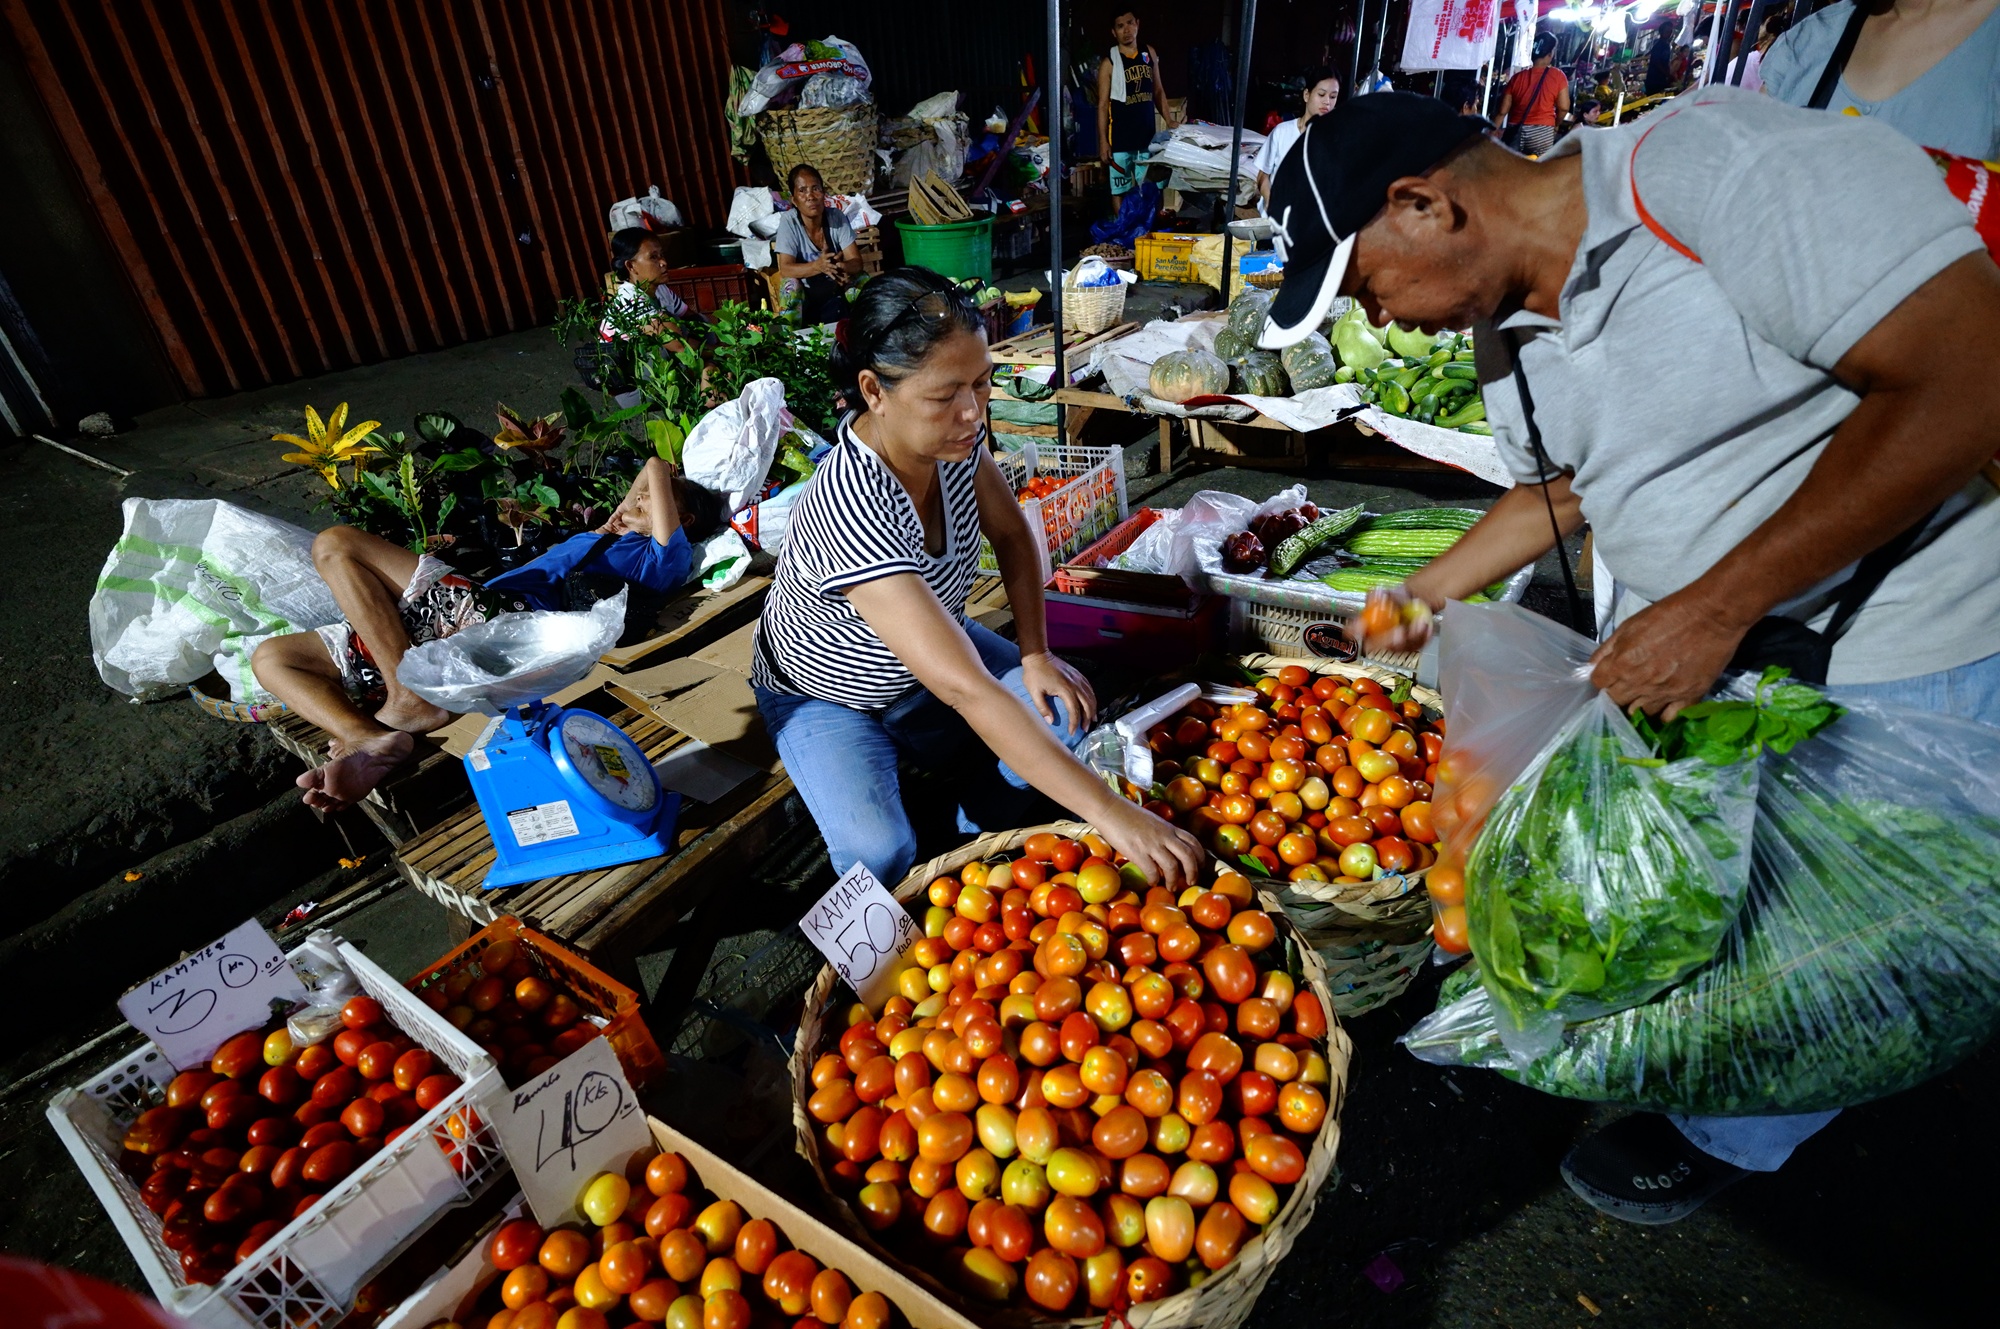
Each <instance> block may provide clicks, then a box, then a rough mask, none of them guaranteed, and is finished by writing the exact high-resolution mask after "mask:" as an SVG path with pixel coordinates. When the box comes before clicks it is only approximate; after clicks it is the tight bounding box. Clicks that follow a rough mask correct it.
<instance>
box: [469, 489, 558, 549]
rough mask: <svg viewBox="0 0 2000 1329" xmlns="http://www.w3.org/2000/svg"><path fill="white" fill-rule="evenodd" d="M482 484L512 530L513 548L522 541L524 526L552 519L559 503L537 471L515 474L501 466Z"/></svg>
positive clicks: (523, 540)
mask: <svg viewBox="0 0 2000 1329" xmlns="http://www.w3.org/2000/svg"><path fill="white" fill-rule="evenodd" d="M483 488H484V491H485V494H486V497H488V498H490V499H492V500H493V507H494V512H495V515H497V516H498V517H499V518H500V521H501V524H502V525H504V526H506V527H507V529H508V530H510V531H512V532H513V533H514V547H515V548H517V549H518V548H520V547H521V545H522V544H523V543H525V542H526V540H527V535H528V528H529V527H530V526H539V525H542V524H543V523H546V522H550V521H553V520H554V519H555V512H556V509H557V508H558V507H559V506H561V504H562V498H561V496H560V495H559V494H557V493H556V491H555V490H554V489H553V488H551V487H550V486H549V484H548V483H547V482H546V481H545V480H543V479H542V478H541V477H540V476H537V475H528V476H517V475H515V474H514V473H513V472H512V471H508V470H504V469H503V470H501V471H500V472H498V473H497V474H494V475H490V476H488V477H487V478H486V481H485V484H484V486H483Z"/></svg>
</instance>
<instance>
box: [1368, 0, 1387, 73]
mask: <svg viewBox="0 0 2000 1329" xmlns="http://www.w3.org/2000/svg"><path fill="white" fill-rule="evenodd" d="M1388 35H1389V0H1382V13H1381V15H1380V16H1379V17H1377V18H1376V20H1375V59H1374V61H1373V62H1372V63H1371V64H1370V65H1369V66H1368V72H1369V73H1371V74H1372V73H1374V72H1375V71H1376V70H1378V69H1380V68H1381V67H1382V39H1383V38H1385V37H1387V36H1388Z"/></svg>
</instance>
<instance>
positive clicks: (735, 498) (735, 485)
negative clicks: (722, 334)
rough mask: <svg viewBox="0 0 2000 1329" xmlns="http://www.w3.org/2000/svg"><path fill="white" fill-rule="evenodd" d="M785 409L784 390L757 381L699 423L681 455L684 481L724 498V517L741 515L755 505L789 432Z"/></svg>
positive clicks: (774, 381) (789, 419) (778, 383)
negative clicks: (741, 512)
mask: <svg viewBox="0 0 2000 1329" xmlns="http://www.w3.org/2000/svg"><path fill="white" fill-rule="evenodd" d="M792 427H793V425H792V413H791V412H790V411H788V410H786V409H785V385H784V383H783V382H781V381H780V380H778V379H775V378H760V379H757V380H755V381H754V382H752V383H750V384H749V385H748V386H747V387H745V388H744V389H743V395H742V396H740V397H738V398H737V399H736V400H735V401H726V402H724V403H722V405H720V406H718V407H716V408H715V409H714V410H712V411H710V412H709V413H708V414H707V415H705V416H703V417H702V418H701V422H700V423H699V424H697V425H696V426H695V427H694V432H693V433H691V434H689V435H688V439H687V447H686V448H685V449H684V450H683V451H682V453H681V468H682V470H684V471H685V472H686V473H687V478H688V479H690V480H692V481H694V482H695V483H696V484H698V485H700V486H702V487H703V488H705V489H713V490H715V491H716V492H717V493H719V494H722V495H724V496H725V502H726V503H727V507H728V511H730V512H731V513H735V512H740V511H742V510H743V509H744V508H745V507H747V506H748V505H749V504H750V503H752V502H754V501H755V500H756V498H757V496H758V494H759V493H760V492H761V491H762V489H763V487H764V477H765V476H766V475H768V474H770V471H771V460H772V459H773V458H774V457H776V456H777V455H778V445H779V444H780V443H782V442H783V441H784V437H785V435H786V434H787V433H789V432H790V431H791V429H792Z"/></svg>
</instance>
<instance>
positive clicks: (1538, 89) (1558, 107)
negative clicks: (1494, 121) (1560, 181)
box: [1500, 32, 1569, 157]
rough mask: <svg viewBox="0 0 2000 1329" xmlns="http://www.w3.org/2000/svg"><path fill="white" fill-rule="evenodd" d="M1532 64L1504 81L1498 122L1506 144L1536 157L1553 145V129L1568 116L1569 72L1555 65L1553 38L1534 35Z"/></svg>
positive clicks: (1554, 137)
mask: <svg viewBox="0 0 2000 1329" xmlns="http://www.w3.org/2000/svg"><path fill="white" fill-rule="evenodd" d="M1534 50H1535V54H1534V63H1533V64H1530V65H1529V66H1528V67H1527V68H1526V69H1524V70H1522V71H1521V72H1520V73H1518V74H1516V75H1514V77H1512V78H1510V79H1508V80H1507V91H1506V92H1505V93H1503V94H1502V95H1501V97H1500V123H1501V124H1503V125H1505V126H1506V127H1507V132H1506V134H1505V135H1504V136H1503V138H1504V141H1505V142H1506V144H1507V146H1508V147H1510V148H1514V149H1516V150H1517V151H1520V152H1523V153H1526V154H1527V155H1528V156H1530V157H1539V156H1541V155H1542V154H1543V153H1545V152H1547V151H1548V150H1549V149H1550V148H1552V147H1554V146H1555V141H1556V130H1557V128H1558V127H1559V126H1560V125H1561V124H1562V122H1563V121H1565V120H1567V119H1569V75H1567V74H1565V73H1563V72H1562V70H1560V69H1557V68H1556V39H1555V38H1554V37H1552V36H1550V35H1549V34H1548V33H1546V32H1544V33H1541V34H1539V35H1538V36H1537V37H1536V38H1535V48H1534Z"/></svg>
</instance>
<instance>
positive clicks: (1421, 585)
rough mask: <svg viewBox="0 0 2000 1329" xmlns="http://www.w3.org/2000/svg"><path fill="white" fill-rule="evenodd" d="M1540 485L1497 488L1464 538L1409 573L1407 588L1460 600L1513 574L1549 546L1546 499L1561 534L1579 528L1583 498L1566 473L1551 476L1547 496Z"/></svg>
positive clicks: (1433, 601)
mask: <svg viewBox="0 0 2000 1329" xmlns="http://www.w3.org/2000/svg"><path fill="white" fill-rule="evenodd" d="M1542 490H1543V486H1541V485H1516V486H1514V488H1512V489H1510V490H1508V491H1507V492H1506V493H1504V494H1502V495H1501V496H1500V497H1499V498H1498V499H1497V500H1495V502H1494V504H1493V507H1492V509H1491V510H1490V511H1488V512H1487V514H1486V515H1485V516H1484V517H1481V518H1480V519H1479V521H1478V523H1477V524H1476V525H1474V526H1473V528H1472V529H1471V530H1469V531H1467V532H1466V533H1465V537H1464V538H1463V539H1461V540H1460V541H1459V542H1458V543H1457V544H1455V545H1453V546H1452V547H1451V548H1450V549H1448V550H1446V551H1445V552H1444V553H1442V554H1440V555H1438V556H1437V557H1436V558H1434V559H1432V560H1431V562H1430V564H1429V565H1428V566H1427V567H1425V568H1424V569H1423V570H1422V571H1421V572H1418V573H1417V574H1416V575H1415V576H1413V577H1411V578H1410V580H1409V582H1408V583H1407V587H1408V590H1409V592H1410V594H1411V595H1414V596H1416V597H1417V598H1418V599H1420V600H1423V601H1426V602H1427V603H1429V605H1430V606H1431V608H1433V609H1439V608H1442V607H1443V606H1444V603H1445V601H1447V600H1463V599H1464V598H1465V597H1466V596H1468V595H1471V594H1472V593H1473V592H1474V591H1483V590H1485V589H1486V588H1487V587H1488V586H1491V585H1492V584H1493V583H1494V582H1496V581H1500V580H1503V579H1504V578H1506V577H1509V576H1512V575H1513V574H1514V573H1516V572H1519V571H1520V570H1521V569H1522V568H1524V567H1526V566H1527V565H1528V564H1530V563H1532V562H1534V561H1535V560H1536V559H1538V558H1540V557H1541V556H1542V555H1543V554H1546V553H1548V552H1549V551H1550V550H1551V549H1554V548H1555V547H1556V539H1555V531H1554V529H1553V528H1552V527H1551V526H1550V524H1549V502H1550V500H1551V499H1553V500H1554V502H1555V509H1556V521H1557V522H1558V523H1559V524H1560V525H1561V526H1562V531H1563V534H1564V535H1573V534H1575V533H1576V532H1577V531H1578V530H1580V529H1582V527H1583V504H1582V503H1581V501H1580V500H1578V498H1577V497H1576V495H1575V493H1574V492H1573V491H1572V490H1571V489H1570V485H1569V479H1568V477H1566V476H1565V477H1561V478H1558V479H1556V480H1554V481H1551V482H1550V484H1549V485H1548V490H1549V493H1548V496H1547V497H1544V496H1543V493H1542Z"/></svg>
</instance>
